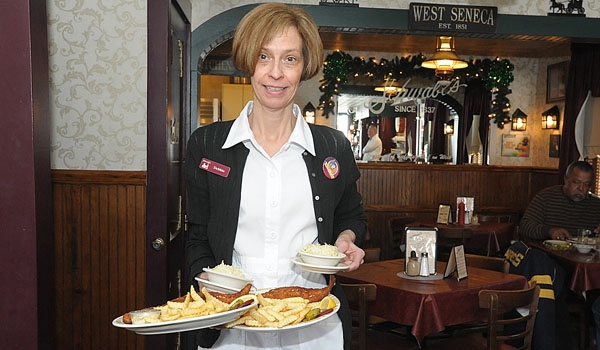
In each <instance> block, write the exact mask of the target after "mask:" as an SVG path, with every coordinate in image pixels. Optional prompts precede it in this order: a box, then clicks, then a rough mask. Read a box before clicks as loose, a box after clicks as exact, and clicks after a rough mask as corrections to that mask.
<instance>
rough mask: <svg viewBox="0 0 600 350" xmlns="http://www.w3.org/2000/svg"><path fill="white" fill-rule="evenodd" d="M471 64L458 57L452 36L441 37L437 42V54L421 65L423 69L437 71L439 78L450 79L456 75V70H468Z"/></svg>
mask: <svg viewBox="0 0 600 350" xmlns="http://www.w3.org/2000/svg"><path fill="white" fill-rule="evenodd" d="M468 66H469V64H468V63H467V62H465V61H463V60H461V59H460V57H458V56H457V55H456V50H455V48H454V38H453V37H451V36H439V37H438V38H437V41H436V52H435V53H434V54H433V56H431V58H430V59H428V60H426V61H424V62H423V63H421V67H423V68H429V69H435V74H436V75H437V76H439V77H449V76H452V75H453V74H454V70H455V69H462V68H467V67H468Z"/></svg>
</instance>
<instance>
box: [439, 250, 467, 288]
mask: <svg viewBox="0 0 600 350" xmlns="http://www.w3.org/2000/svg"><path fill="white" fill-rule="evenodd" d="M454 271H456V272H457V275H458V276H457V279H458V280H459V281H460V280H461V279H463V278H466V277H468V273H467V259H466V258H465V248H464V246H463V245H457V246H456V247H454V248H452V251H450V258H449V259H448V264H446V271H445V272H444V278H446V277H450V276H452V274H453V273H454Z"/></svg>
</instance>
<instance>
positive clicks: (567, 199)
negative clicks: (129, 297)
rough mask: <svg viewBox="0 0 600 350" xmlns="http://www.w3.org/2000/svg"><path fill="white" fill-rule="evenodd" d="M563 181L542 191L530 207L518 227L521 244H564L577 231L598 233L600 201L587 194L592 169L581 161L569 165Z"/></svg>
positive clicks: (592, 180) (599, 228) (599, 227)
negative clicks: (557, 242) (552, 242)
mask: <svg viewBox="0 0 600 350" xmlns="http://www.w3.org/2000/svg"><path fill="white" fill-rule="evenodd" d="M564 181H565V183H564V185H562V186H561V185H556V186H552V187H548V188H545V189H543V190H542V191H540V192H539V193H538V194H537V195H536V196H535V198H534V199H533V200H532V201H531V203H529V206H528V207H527V210H526V211H525V214H524V215H523V218H522V219H521V223H520V225H519V236H520V238H521V239H522V240H524V241H529V240H545V239H562V240H564V239H567V238H571V236H574V235H576V234H577V229H580V228H585V229H591V230H593V231H594V232H595V233H596V234H598V233H600V199H598V198H597V197H593V196H590V195H589V194H588V192H589V190H590V188H591V187H592V184H593V183H594V168H592V166H591V165H590V164H589V163H587V162H584V161H577V162H574V163H571V164H570V165H569V167H568V168H567V171H566V173H565V179H564Z"/></svg>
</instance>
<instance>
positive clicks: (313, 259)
mask: <svg viewBox="0 0 600 350" xmlns="http://www.w3.org/2000/svg"><path fill="white" fill-rule="evenodd" d="M298 254H299V255H300V258H301V259H302V261H304V262H305V263H306V264H310V265H315V266H336V265H337V264H339V263H340V261H341V260H342V259H344V258H345V257H346V254H344V253H340V252H338V255H337V256H325V255H315V254H309V253H304V252H299V253H298Z"/></svg>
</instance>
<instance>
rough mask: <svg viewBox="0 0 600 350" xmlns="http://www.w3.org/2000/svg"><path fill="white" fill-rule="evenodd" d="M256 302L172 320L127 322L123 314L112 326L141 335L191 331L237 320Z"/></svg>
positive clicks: (254, 305) (255, 304)
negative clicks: (216, 312) (211, 313)
mask: <svg viewBox="0 0 600 350" xmlns="http://www.w3.org/2000/svg"><path fill="white" fill-rule="evenodd" d="M257 305H258V303H257V302H254V303H252V304H250V305H247V306H244V307H241V308H239V309H235V310H231V311H225V312H221V313H218V314H213V315H206V316H198V317H190V318H182V319H178V320H174V321H165V322H156V323H143V324H129V323H125V322H123V316H122V315H121V316H119V317H117V318H115V319H114V320H113V321H112V324H113V326H115V327H119V328H125V329H127V330H129V331H132V332H135V333H137V334H142V335H154V334H166V333H177V332H185V331H191V330H194V329H201V328H209V327H214V326H219V325H222V324H225V323H228V322H231V321H234V320H237V319H238V318H239V317H240V316H242V315H243V314H244V313H245V312H246V311H248V310H249V309H251V308H253V307H256V306H257Z"/></svg>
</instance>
